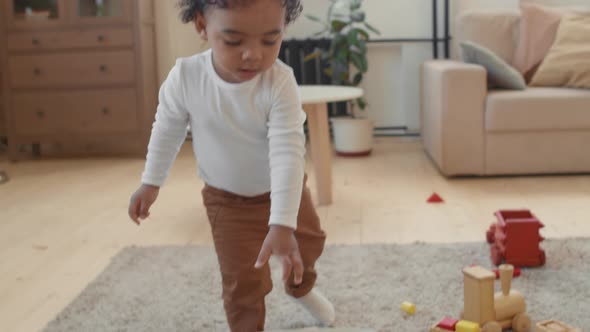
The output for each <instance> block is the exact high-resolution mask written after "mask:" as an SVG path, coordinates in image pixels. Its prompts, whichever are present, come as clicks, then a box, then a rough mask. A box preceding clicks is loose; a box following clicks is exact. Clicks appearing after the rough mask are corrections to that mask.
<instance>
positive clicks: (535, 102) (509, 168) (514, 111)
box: [421, 11, 590, 176]
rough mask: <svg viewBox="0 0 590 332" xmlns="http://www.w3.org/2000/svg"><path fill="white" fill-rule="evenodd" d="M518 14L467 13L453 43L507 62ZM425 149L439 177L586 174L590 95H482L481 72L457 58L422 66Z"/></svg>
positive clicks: (534, 91) (538, 91) (542, 91)
mask: <svg viewBox="0 0 590 332" xmlns="http://www.w3.org/2000/svg"><path fill="white" fill-rule="evenodd" d="M519 21H520V14H519V12H516V11H486V12H471V13H467V14H464V15H462V16H460V17H459V18H458V19H457V26H456V31H455V42H454V43H455V49H454V50H455V52H456V45H457V43H458V42H459V41H461V40H472V41H474V42H476V43H479V44H481V45H483V46H485V47H487V48H489V49H491V50H493V51H494V52H495V53H496V54H497V55H499V56H500V57H502V58H503V59H504V60H506V61H507V62H508V63H510V64H512V55H513V54H514V48H515V45H516V41H517V40H518V33H519ZM421 84H422V92H421V93H422V97H421V99H422V101H421V120H422V138H423V143H424V147H425V150H426V152H427V153H428V154H429V155H430V157H431V158H432V160H433V161H434V163H435V164H436V165H437V166H438V167H439V169H440V171H441V172H442V173H443V174H444V175H448V176H454V175H500V174H541V173H580V172H590V90H576V89H567V88H533V87H529V88H527V89H526V90H525V91H507V90H503V91H502V90H490V91H488V90H487V84H486V71H485V69H484V68H483V67H481V66H479V65H472V64H466V63H462V62H460V61H458V60H433V61H428V62H426V63H424V64H423V67H422V83H421Z"/></svg>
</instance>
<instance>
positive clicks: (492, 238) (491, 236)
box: [486, 225, 496, 243]
mask: <svg viewBox="0 0 590 332" xmlns="http://www.w3.org/2000/svg"><path fill="white" fill-rule="evenodd" d="M494 233H496V225H491V226H490V229H488V231H487V232H486V240H487V241H488V243H494V241H495V240H496V237H495V236H494Z"/></svg>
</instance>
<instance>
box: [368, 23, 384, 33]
mask: <svg viewBox="0 0 590 332" xmlns="http://www.w3.org/2000/svg"><path fill="white" fill-rule="evenodd" d="M365 26H366V27H367V29H369V30H371V31H373V32H374V33H375V34H378V35H380V34H381V32H379V30H377V29H376V28H374V27H373V26H372V25H370V24H369V23H367V22H365Z"/></svg>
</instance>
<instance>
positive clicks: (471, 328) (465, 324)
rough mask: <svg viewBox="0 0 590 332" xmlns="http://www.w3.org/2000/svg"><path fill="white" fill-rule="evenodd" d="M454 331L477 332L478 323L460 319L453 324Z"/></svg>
mask: <svg viewBox="0 0 590 332" xmlns="http://www.w3.org/2000/svg"><path fill="white" fill-rule="evenodd" d="M455 332H479V324H477V323H474V322H470V321H467V320H460V321H459V322H458V323H457V325H455Z"/></svg>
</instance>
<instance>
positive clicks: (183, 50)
mask: <svg viewBox="0 0 590 332" xmlns="http://www.w3.org/2000/svg"><path fill="white" fill-rule="evenodd" d="M176 2H177V1H176V0H157V1H154V6H155V12H156V45H157V57H158V80H159V82H160V83H162V82H163V81H164V79H166V76H168V72H169V71H170V69H172V66H174V63H175V62H176V59H177V58H179V57H186V56H190V55H193V54H196V53H199V52H200V51H202V50H204V49H205V48H206V47H207V44H206V43H205V42H204V41H203V40H202V39H201V38H200V37H199V36H198V35H197V32H196V30H195V27H194V25H193V24H190V23H189V24H183V23H182V22H181V21H180V19H179V16H178V15H179V13H180V11H179V9H178V8H177V7H176Z"/></svg>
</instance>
